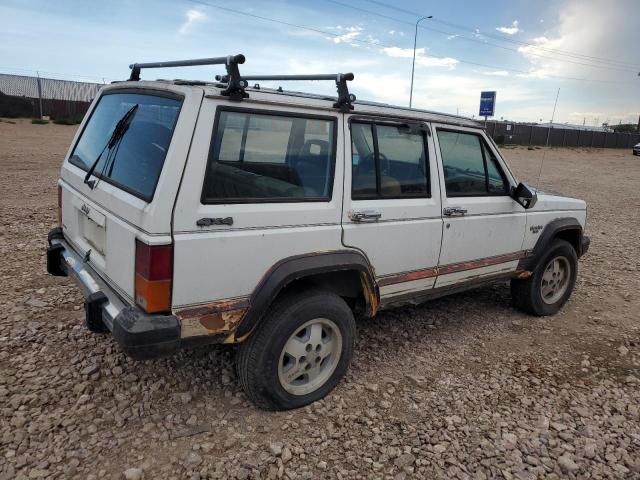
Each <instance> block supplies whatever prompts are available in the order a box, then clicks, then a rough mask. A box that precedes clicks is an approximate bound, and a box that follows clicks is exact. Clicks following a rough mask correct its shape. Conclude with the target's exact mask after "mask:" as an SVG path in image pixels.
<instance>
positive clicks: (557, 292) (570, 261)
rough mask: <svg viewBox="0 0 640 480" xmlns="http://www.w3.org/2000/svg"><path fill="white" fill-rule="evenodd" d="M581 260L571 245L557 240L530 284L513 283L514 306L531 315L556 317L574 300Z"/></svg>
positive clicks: (536, 269) (524, 282) (527, 280)
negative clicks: (571, 297)
mask: <svg viewBox="0 0 640 480" xmlns="http://www.w3.org/2000/svg"><path fill="white" fill-rule="evenodd" d="M577 273H578V257H577V255H576V251H575V250H574V248H573V247H572V246H571V244H570V243H569V242H567V241H565V240H560V239H556V240H554V241H553V243H552V244H551V248H549V250H548V252H547V253H546V255H544V256H543V257H542V259H541V260H540V262H539V264H538V265H537V266H536V268H535V270H534V272H533V275H531V277H529V278H528V279H526V280H512V281H511V297H512V299H513V303H514V305H515V306H516V307H517V308H518V309H520V310H522V311H524V312H526V313H529V314H531V315H536V316H545V315H554V314H555V313H557V312H558V311H559V310H560V308H562V306H563V305H564V304H565V302H566V301H567V300H568V299H569V297H570V296H571V293H572V292H573V287H574V286H575V283H576V276H577Z"/></svg>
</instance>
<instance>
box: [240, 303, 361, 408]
mask: <svg viewBox="0 0 640 480" xmlns="http://www.w3.org/2000/svg"><path fill="white" fill-rule="evenodd" d="M315 325H319V327H316V326H315ZM318 328H319V329H320V330H318ZM319 331H320V332H321V333H320V337H318V332H319ZM355 333H356V327H355V321H354V318H353V313H352V312H351V309H350V308H349V306H348V305H347V304H346V303H345V301H344V300H343V299H342V298H340V297H339V296H337V295H335V294H333V293H329V292H324V291H321V290H306V291H303V292H299V293H295V294H289V295H286V296H284V297H282V298H281V299H278V300H276V302H275V303H274V304H273V305H272V306H271V307H270V308H269V310H268V311H267V314H266V316H265V317H264V318H263V319H262V321H261V322H260V324H259V325H258V327H257V328H256V330H255V331H254V332H253V333H252V334H251V335H250V336H249V338H247V340H245V341H244V342H243V343H241V344H240V345H239V348H238V352H237V354H236V371H237V374H238V379H239V381H240V385H241V386H242V388H243V389H244V391H245V393H246V395H247V397H248V398H249V399H250V400H251V401H252V402H253V403H254V404H255V405H256V406H258V407H259V408H262V409H264V410H289V409H292V408H298V407H302V406H304V405H308V404H309V403H312V402H315V401H316V400H319V399H321V398H323V397H324V396H326V395H327V394H328V393H329V392H330V391H331V390H333V389H334V387H335V386H336V385H337V384H338V382H339V381H340V379H342V377H343V376H344V375H345V373H346V371H347V369H348V368H349V363H350V362H351V356H352V353H353V346H354V340H355ZM296 334H297V335H296ZM319 338H321V340H319V343H318V339H319ZM309 345H311V348H310V347H309ZM285 347H286V348H285ZM299 349H302V350H299ZM316 349H317V350H316ZM289 352H294V353H295V354H296V355H290V354H289ZM305 352H309V353H308V354H307V353H305ZM316 352H318V353H316ZM327 352H329V353H327ZM307 365H311V366H310V367H308V366H307ZM307 369H308V370H307ZM307 371H309V372H310V373H307ZM297 373H300V376H298V377H296V376H295V375H296V374H297ZM312 375H313V376H315V377H314V378H313V379H312Z"/></svg>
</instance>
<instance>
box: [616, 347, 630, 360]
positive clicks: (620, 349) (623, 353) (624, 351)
mask: <svg viewBox="0 0 640 480" xmlns="http://www.w3.org/2000/svg"><path fill="white" fill-rule="evenodd" d="M618 353H619V354H620V356H621V357H624V356H626V355H627V354H628V353H629V349H628V348H627V347H625V346H624V345H620V347H618Z"/></svg>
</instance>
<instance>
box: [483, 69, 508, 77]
mask: <svg viewBox="0 0 640 480" xmlns="http://www.w3.org/2000/svg"><path fill="white" fill-rule="evenodd" d="M482 74H483V75H490V76H493V77H508V76H509V72H507V71H506V70H495V71H492V72H482Z"/></svg>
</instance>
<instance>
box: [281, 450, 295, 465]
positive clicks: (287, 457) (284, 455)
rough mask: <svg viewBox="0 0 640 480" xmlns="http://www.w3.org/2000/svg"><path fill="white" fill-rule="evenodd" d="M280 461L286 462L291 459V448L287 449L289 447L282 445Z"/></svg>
mask: <svg viewBox="0 0 640 480" xmlns="http://www.w3.org/2000/svg"><path fill="white" fill-rule="evenodd" d="M281 458H282V463H287V462H288V461H289V460H291V459H292V458H293V454H292V453H291V450H289V447H284V448H283V449H282V457H281Z"/></svg>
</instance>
